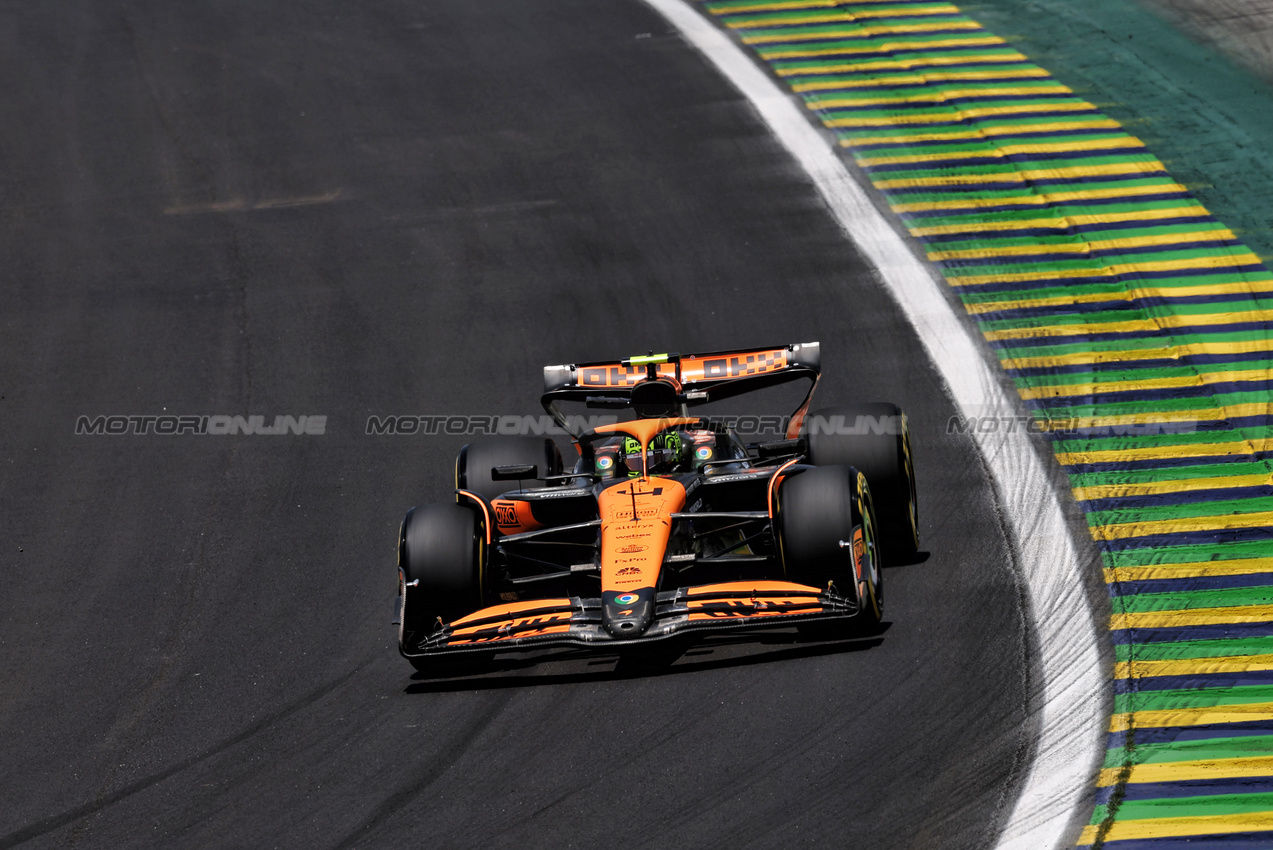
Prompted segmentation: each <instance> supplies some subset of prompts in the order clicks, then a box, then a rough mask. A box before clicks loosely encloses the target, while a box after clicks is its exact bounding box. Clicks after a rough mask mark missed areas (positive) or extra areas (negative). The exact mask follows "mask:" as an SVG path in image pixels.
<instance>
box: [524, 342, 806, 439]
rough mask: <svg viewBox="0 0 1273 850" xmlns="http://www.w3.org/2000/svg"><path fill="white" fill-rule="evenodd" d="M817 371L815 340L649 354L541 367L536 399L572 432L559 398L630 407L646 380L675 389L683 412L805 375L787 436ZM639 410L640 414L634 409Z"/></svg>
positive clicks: (801, 412)
mask: <svg viewBox="0 0 1273 850" xmlns="http://www.w3.org/2000/svg"><path fill="white" fill-rule="evenodd" d="M821 373H822V359H821V348H820V346H819V344H818V343H816V342H805V343H795V344H793V345H787V346H783V347H780V348H748V349H743V350H733V351H713V352H708V353H705V354H653V353H651V354H649V355H644V356H636V357H630V358H628V359H626V360H618V361H600V362H596V363H572V364H565V365H561V366H545V367H544V394H543V396H542V397H541V398H540V402H541V403H542V404H543V406H544V409H545V410H546V411H548V413H550V414H551V415H552V416H553V418H554V419H555V420H556V421H557V422H558V424H560V425H561V426H562V427H563V428H565V429H566V430H567V431H571V428H570V425H569V423H568V421H567V419H566V416H565V415H564V414H563V413H562V412H561V410H560V408H559V407H558V406H557V402H559V401H577V402H583V403H584V404H587V405H588V406H590V407H607V408H627V407H631V406H632V397H633V391H634V390H636V388H637V387H642V389H641V390H637V392H638V394H642V393H644V392H645V391H646V390H650V389H654V388H653V387H649V386H648V385H650V384H659V385H666V388H667V392H669V393H671V392H672V391H674V392H675V401H676V404H677V405H679V406H680V408H681V410H682V412H684V410H686V409H688V408H689V407H693V406H695V405H700V404H707V403H709V402H713V401H720V400H722V399H726V398H731V397H733V396H737V395H741V394H743V393H748V392H752V391H754V390H759V389H762V388H764V387H769V386H775V385H777V384H784V383H787V382H789V381H794V380H799V379H805V380H808V381H809V382H810V383H809V391H808V393H807V394H806V395H805V398H804V401H803V402H802V403H801V404H800V406H799V407H798V408H797V409H796V410H795V412H794V413H793V414H792V417H791V423H790V425H789V426H788V428H787V433H788V436H789V437H794V436H795V435H796V434H798V433H799V431H800V424H801V422H802V421H803V420H804V414H805V413H806V412H807V411H808V409H809V402H810V400H811V399H812V398H813V391H814V389H815V388H816V387H817V385H818V378H819V377H820V376H821ZM643 385H646V386H643ZM660 389H662V388H660ZM669 397H670V396H669ZM638 415H644V414H642V413H640V412H639V411H638ZM659 415H666V413H662V414H659ZM571 433H574V432H573V431H571ZM575 436H576V437H577V436H579V435H578V434H575Z"/></svg>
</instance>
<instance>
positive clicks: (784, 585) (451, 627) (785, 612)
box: [401, 581, 859, 658]
mask: <svg viewBox="0 0 1273 850" xmlns="http://www.w3.org/2000/svg"><path fill="white" fill-rule="evenodd" d="M412 590H413V588H411V587H408V588H405V591H404V592H408V593H409V592H411V591H412ZM405 602H406V597H405V596H404V597H403V604H404V605H405ZM601 610H602V606H601V599H600V598H581V597H578V596H572V597H561V598H557V599H536V600H531V601H527V602H515V603H511V604H507V605H495V606H492V607H490V608H483V609H481V610H479V611H475V612H473V613H472V614H469V615H468V616H465V617H461V618H459V619H458V620H455V621H454V622H452V623H447V624H445V625H442V626H440V627H439V628H438V629H437V630H435V631H434V632H433V633H432V634H430V635H428V636H427V637H425V638H424V639H423V640H421V641H420V642H419V644H418V645H417V646H412V647H407V646H402V647H401V650H402V654H403V655H405V656H407V657H408V658H412V657H417V656H422V655H438V654H444V653H447V654H449V653H458V652H474V651H485V652H489V651H491V650H501V651H503V650H519V649H520V650H525V649H538V648H541V647H548V646H589V647H598V648H600V647H606V648H610V649H618V648H620V647H621V646H623V645H626V644H638V643H649V642H652V641H658V640H663V639H665V638H669V637H672V636H674V635H681V634H685V633H687V632H693V631H701V630H711V629H737V628H748V627H752V628H754V627H761V626H765V627H783V626H789V625H792V624H795V623H802V622H809V621H812V620H830V619H847V618H850V617H854V616H856V615H857V613H858V610H859V606H858V601H857V599H856V598H854V597H846V596H841V595H840V593H839V591H838V590H837V589H836V587H835V585H834V584H833V585H831V586H830V587H829V588H828V589H826V590H818V589H817V588H816V587H809V586H807V585H803V584H795V583H792V582H785V581H761V582H749V581H736V582H726V583H723V584H708V585H700V586H697V587H682V588H678V589H677V590H671V591H665V592H663V593H660V594H658V596H657V597H656V602H655V612H654V620H653V622H652V623H651V624H650V627H649V628H648V629H647V630H646V631H645V633H644V634H642V635H641V636H640V637H635V638H628V637H625V638H622V639H618V638H615V637H613V636H612V635H611V634H610V633H609V632H608V631H606V629H605V628H604V627H603V626H602V623H601Z"/></svg>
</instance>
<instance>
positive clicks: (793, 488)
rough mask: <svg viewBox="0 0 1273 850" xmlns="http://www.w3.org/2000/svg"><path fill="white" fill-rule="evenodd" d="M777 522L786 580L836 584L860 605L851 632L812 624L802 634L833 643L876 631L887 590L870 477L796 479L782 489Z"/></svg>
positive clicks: (830, 471)
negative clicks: (846, 636)
mask: <svg viewBox="0 0 1273 850" xmlns="http://www.w3.org/2000/svg"><path fill="white" fill-rule="evenodd" d="M777 519H778V541H779V546H780V550H781V553H782V562H783V568H784V569H785V570H786V574H787V578H788V579H789V580H791V581H795V582H799V583H801V584H807V585H811V586H813V587H818V588H826V587H827V585H828V583H834V584H835V587H836V590H837V591H838V592H839V593H840V594H841V595H842V596H849V595H854V594H855V595H856V596H857V599H858V603H859V613H858V616H857V617H855V618H854V619H853V620H852V621H851V624H850V625H848V626H847V628H846V627H845V626H844V625H842V624H840V623H810V624H808V625H807V626H805V627H802V628H801V632H802V633H806V634H809V635H811V636H815V637H833V636H842V635H843V634H844V632H845V631H866V632H874V631H875V630H877V629H878V627H879V624H880V618H881V617H882V616H883V612H884V585H883V574H882V573H881V572H880V568H879V558H878V545H877V542H878V537H877V526H876V520H875V509H874V506H873V505H872V502H871V491H870V489H869V486H868V484H867V480H866V476H864V475H862V474H861V473H859V472H858V471H857V470H855V469H853V468H852V467H847V466H821V467H814V468H813V469H809V470H806V471H805V472H802V473H800V474H799V475H795V476H793V477H791V478H789V479H787V480H785V481H783V482H782V485H781V486H780V487H779V490H778V517H777ZM859 535H860V536H859ZM855 559H856V560H857V561H858V563H857V568H856V569H855V567H854V561H855Z"/></svg>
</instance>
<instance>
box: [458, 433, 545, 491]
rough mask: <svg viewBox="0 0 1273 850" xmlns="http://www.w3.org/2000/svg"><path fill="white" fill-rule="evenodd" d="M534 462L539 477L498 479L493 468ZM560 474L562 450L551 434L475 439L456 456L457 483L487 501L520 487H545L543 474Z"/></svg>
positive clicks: (461, 488)
mask: <svg viewBox="0 0 1273 850" xmlns="http://www.w3.org/2000/svg"><path fill="white" fill-rule="evenodd" d="M525 464H534V465H535V467H536V468H537V469H538V474H539V477H538V478H528V479H526V480H524V481H520V482H518V481H496V480H495V479H494V478H493V477H492V476H491V470H492V469H494V468H495V467H497V466H521V465H525ZM560 474H561V451H560V450H559V449H558V448H557V444H556V443H554V442H553V441H552V439H551V438H549V437H492V438H489V439H485V440H474V441H473V442H471V443H469V444H468V445H466V446H464V447H463V448H462V449H460V455H459V457H457V458H456V459H455V486H456V488H457V489H459V490H468V491H469V492H470V493H477V494H478V495H479V496H482V497H483V498H485V499H486V500H487V501H488V502H489V501H490V500H491V499H494V498H496V497H497V496H500V495H502V494H504V493H507V492H508V491H509V490H516V489H518V487H519V486H520V487H523V488H526V487H543V486H544V485H545V483H546V482H545V481H544V477H545V476H549V475H560Z"/></svg>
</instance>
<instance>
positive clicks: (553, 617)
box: [398, 342, 919, 672]
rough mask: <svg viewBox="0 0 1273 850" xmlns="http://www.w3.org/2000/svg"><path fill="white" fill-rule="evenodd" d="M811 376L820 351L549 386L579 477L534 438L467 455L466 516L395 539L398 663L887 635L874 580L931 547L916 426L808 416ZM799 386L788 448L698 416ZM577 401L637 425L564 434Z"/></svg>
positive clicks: (448, 513) (781, 352)
mask: <svg viewBox="0 0 1273 850" xmlns="http://www.w3.org/2000/svg"><path fill="white" fill-rule="evenodd" d="M819 375H820V348H819V345H818V343H816V342H814V343H804V344H801V345H788V346H785V347H781V348H760V349H750V350H746V351H731V352H725V353H711V354H696V355H677V354H663V355H650V356H644V357H632V358H630V359H627V360H622V361H617V362H603V363H584V364H577V365H565V366H549V367H546V368H545V369H544V383H545V393H544V395H543V396H542V399H541V402H542V404H543V405H544V409H545V410H547V411H548V412H549V413H550V414H551V415H552V416H553V418H554V420H555V421H556V422H558V423H559V424H560V425H561V426H562V428H563V429H565V431H566V432H567V433H570V434H571V435H572V436H573V437H574V446H575V449H576V450H577V452H578V460H577V461H576V462H575V463H574V464H573V465H572V466H571V468H570V469H569V470H563V464H562V459H561V454H560V451H559V450H558V448H557V447H556V444H555V443H554V442H553V441H552V439H551V438H548V437H542V436H541V437H534V436H506V437H489V438H484V439H481V440H476V441H474V442H471V443H469V444H468V445H466V446H464V447H463V448H462V449H461V450H460V453H459V457H458V458H457V460H456V466H455V479H456V489H455V496H456V498H455V502H454V503H446V504H430V505H422V506H420V507H416V508H413V509H411V510H410V511H408V512H407V515H406V518H405V519H404V520H403V522H402V527H401V531H400V533H399V542H398V593H399V597H400V599H399V611H398V613H399V633H398V637H399V648H400V651H401V652H402V654H403V655H404V656H405V657H406V658H408V659H409V660H410V661H411V662H412V664H413V665H414V666H415V667H416V668H417V669H418V670H421V671H425V672H428V671H430V670H437V669H441V667H442V666H447V667H448V668H453V667H454V664H455V662H456V661H465V660H468V661H476V660H478V659H481V658H489V657H490V656H491V655H493V654H494V653H495V652H499V651H509V650H527V649H535V648H540V647H548V646H561V645H566V646H574V647H593V648H598V649H601V648H604V649H606V650H608V651H611V652H616V651H617V652H619V653H623V652H625V651H631V650H633V649H635V648H637V647H641V646H643V645H648V644H650V643H651V642H655V641H661V640H666V639H668V638H671V637H673V636H678V635H684V634H691V633H693V632H695V631H697V630H711V629H729V628H744V627H758V626H764V627H775V626H776V627H782V626H791V625H798V626H801V627H803V628H805V629H806V630H809V629H813V630H815V631H817V632H818V633H820V634H832V635H840V634H852V633H854V632H860V631H861V630H862V629H865V630H867V631H870V630H871V629H873V628H875V627H877V626H878V624H879V622H880V617H881V613H882V604H883V601H884V600H883V584H882V581H881V579H882V575H881V572H880V566H881V564H882V563H884V562H885V559H888V560H895V561H905V560H908V559H909V558H910V556H912V555H914V553H915V551H916V549H917V547H918V544H919V537H918V525H917V519H918V513H917V508H916V498H915V474H914V469H913V466H912V464H911V452H910V438H909V434H908V431H907V424H906V416H905V415H904V414H903V413H902V411H901V410H900V409H899V408H898V407H897V406H896V405H893V404H863V405H857V406H852V407H840V408H833V409H828V410H821V411H817V412H815V413H813V414H810V413H809V412H808V409H809V403H810V400H811V399H812V397H813V392H814V389H815V388H816V387H817V382H818V378H819ZM798 379H806V380H808V381H809V382H810V385H809V389H808V392H807V394H806V395H805V397H804V401H803V402H802V403H801V404H800V406H799V408H797V410H796V411H795V412H794V413H793V414H792V415H791V417H790V418H789V420H788V426H787V428H786V431H785V434H784V436H785V439H781V440H777V441H774V442H768V443H757V444H750V445H745V444H744V443H743V442H742V441H741V440H740V439H739V437H738V436H737V435H736V434H735V433H734V432H733V431H732V430H730V429H729V428H728V427H726V426H725V425H723V424H722V423H721V422H719V421H716V420H713V419H712V418H699V417H694V416H691V415H689V409H690V408H692V407H695V406H697V405H700V404H706V403H708V402H713V401H719V400H721V399H725V398H729V397H732V396H736V395H738V394H740V393H744V392H750V391H752V390H755V389H760V388H762V387H768V386H773V385H776V384H781V383H785V382H788V381H793V380H798ZM566 401H569V402H582V403H583V404H585V405H587V406H588V407H592V408H606V409H622V410H623V411H624V415H626V416H629V417H633V418H631V419H630V421H616V422H614V423H613V424H605V425H598V426H596V427H593V428H580V427H578V426H574V427H572V425H571V421H570V419H569V418H568V417H567V416H566V415H565V414H564V413H563V411H562V410H561V407H560V405H559V402H566ZM613 418H614V419H620V418H621V417H620V416H618V415H616V416H615V417H613ZM444 659H446V660H447V661H446V664H445V665H443V664H442V663H441V662H443V660H444Z"/></svg>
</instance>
